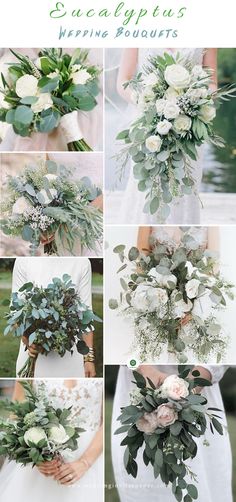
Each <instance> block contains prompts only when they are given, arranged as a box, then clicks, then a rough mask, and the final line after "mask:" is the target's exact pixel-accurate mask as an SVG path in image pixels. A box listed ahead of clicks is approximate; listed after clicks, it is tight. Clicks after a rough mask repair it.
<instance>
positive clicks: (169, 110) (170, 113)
mask: <svg viewBox="0 0 236 502" xmlns="http://www.w3.org/2000/svg"><path fill="white" fill-rule="evenodd" d="M179 114H180V108H179V106H178V105H177V104H176V103H175V102H174V101H167V102H166V105H165V108H164V116H165V118H166V119H168V120H170V119H176V117H178V116H179Z"/></svg>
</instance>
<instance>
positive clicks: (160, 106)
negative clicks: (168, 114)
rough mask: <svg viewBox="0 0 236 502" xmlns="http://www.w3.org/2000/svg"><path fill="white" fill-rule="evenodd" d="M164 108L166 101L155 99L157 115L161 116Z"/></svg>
mask: <svg viewBox="0 0 236 502" xmlns="http://www.w3.org/2000/svg"><path fill="white" fill-rule="evenodd" d="M165 106H166V100H165V99H163V98H162V99H157V100H156V111H157V113H158V115H162V114H163V112H164V109H165Z"/></svg>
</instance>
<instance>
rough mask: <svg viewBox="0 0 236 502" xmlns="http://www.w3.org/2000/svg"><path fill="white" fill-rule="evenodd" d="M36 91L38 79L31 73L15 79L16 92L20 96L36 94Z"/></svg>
mask: <svg viewBox="0 0 236 502" xmlns="http://www.w3.org/2000/svg"><path fill="white" fill-rule="evenodd" d="M37 92H38V79H37V78H36V77H34V76H33V75H24V76H23V77H20V78H18V80H17V81H16V94H17V96H19V97H20V98H26V97H28V96H36V95H37Z"/></svg>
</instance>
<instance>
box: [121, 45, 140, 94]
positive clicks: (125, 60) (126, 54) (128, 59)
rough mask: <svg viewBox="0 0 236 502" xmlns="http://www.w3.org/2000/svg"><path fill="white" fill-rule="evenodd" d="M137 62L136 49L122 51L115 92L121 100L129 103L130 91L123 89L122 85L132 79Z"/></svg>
mask: <svg viewBox="0 0 236 502" xmlns="http://www.w3.org/2000/svg"><path fill="white" fill-rule="evenodd" d="M137 62H138V49H124V50H123V51H122V56H121V62H120V68H119V73H118V77H117V91H118V93H119V94H120V96H121V97H122V98H124V99H125V100H126V101H128V102H130V101H132V100H131V92H130V89H129V88H127V89H124V87H123V84H124V83H125V82H127V81H128V80H130V79H131V78H133V77H134V75H135V72H136V68H137Z"/></svg>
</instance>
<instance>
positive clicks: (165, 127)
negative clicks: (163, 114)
mask: <svg viewBox="0 0 236 502" xmlns="http://www.w3.org/2000/svg"><path fill="white" fill-rule="evenodd" d="M171 128H172V124H171V122H168V120H166V119H165V120H162V121H161V122H159V124H157V127H156V131H157V132H158V133H159V134H161V135H162V136H165V135H166V134H168V132H169V131H170V129H171Z"/></svg>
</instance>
